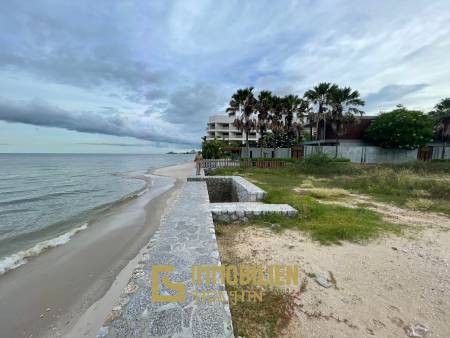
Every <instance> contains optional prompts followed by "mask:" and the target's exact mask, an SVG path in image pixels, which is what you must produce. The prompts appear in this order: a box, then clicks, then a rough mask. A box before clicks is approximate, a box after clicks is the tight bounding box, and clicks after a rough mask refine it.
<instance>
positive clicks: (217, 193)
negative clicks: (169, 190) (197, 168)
mask: <svg viewBox="0 0 450 338" xmlns="http://www.w3.org/2000/svg"><path fill="white" fill-rule="evenodd" d="M187 180H188V181H205V182H206V185H207V187H208V194H209V200H210V202H211V203H221V202H257V201H261V200H263V199H264V198H265V197H266V195H267V193H266V192H265V191H264V190H262V189H260V188H259V187H257V186H256V185H254V184H253V183H251V182H249V181H247V180H246V179H243V178H242V177H240V176H192V177H188V178H187Z"/></svg>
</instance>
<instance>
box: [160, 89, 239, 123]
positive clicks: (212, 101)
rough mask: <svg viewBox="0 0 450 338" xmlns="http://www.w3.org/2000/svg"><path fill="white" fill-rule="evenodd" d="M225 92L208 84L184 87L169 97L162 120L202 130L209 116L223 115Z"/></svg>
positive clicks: (228, 94) (226, 94)
mask: <svg viewBox="0 0 450 338" xmlns="http://www.w3.org/2000/svg"><path fill="white" fill-rule="evenodd" d="M229 97H230V93H227V91H223V90H222V91H220V90H219V87H218V86H213V85H209V84H200V83H197V84H193V85H185V86H183V87H181V88H179V89H177V90H175V91H174V92H172V93H171V94H170V95H169V100H168V101H169V106H168V107H167V108H166V109H165V110H164V112H163V113H164V118H165V119H166V120H167V121H169V122H172V123H175V124H183V125H190V128H192V130H196V131H198V130H204V128H205V123H206V121H207V119H208V116H209V115H214V114H216V115H217V114H225V107H224V103H225V102H227V99H228V98H229Z"/></svg>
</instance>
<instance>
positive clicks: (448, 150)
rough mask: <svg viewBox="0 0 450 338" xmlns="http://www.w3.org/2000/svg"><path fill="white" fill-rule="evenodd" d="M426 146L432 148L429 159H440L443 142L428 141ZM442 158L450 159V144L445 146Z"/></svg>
mask: <svg viewBox="0 0 450 338" xmlns="http://www.w3.org/2000/svg"><path fill="white" fill-rule="evenodd" d="M428 146H429V147H431V148H432V155H431V159H432V160H440V159H441V156H442V148H443V144H442V143H430V144H429V145H428ZM444 159H445V160H450V145H449V146H447V147H445V156H444Z"/></svg>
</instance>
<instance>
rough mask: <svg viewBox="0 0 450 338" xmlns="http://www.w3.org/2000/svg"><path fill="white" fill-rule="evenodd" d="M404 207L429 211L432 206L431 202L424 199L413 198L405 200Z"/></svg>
mask: <svg viewBox="0 0 450 338" xmlns="http://www.w3.org/2000/svg"><path fill="white" fill-rule="evenodd" d="M405 205H406V206H407V207H408V208H410V209H412V210H430V209H431V207H432V206H433V201H430V200H427V199H425V198H415V199H409V200H407V201H406V204H405Z"/></svg>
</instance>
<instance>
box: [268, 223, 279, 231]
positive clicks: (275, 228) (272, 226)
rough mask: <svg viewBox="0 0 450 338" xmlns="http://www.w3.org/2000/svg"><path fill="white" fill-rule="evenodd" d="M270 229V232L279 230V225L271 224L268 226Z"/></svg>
mask: <svg viewBox="0 0 450 338" xmlns="http://www.w3.org/2000/svg"><path fill="white" fill-rule="evenodd" d="M270 228H271V229H272V230H279V229H280V225H279V224H277V223H273V224H272V225H271V226H270Z"/></svg>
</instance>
